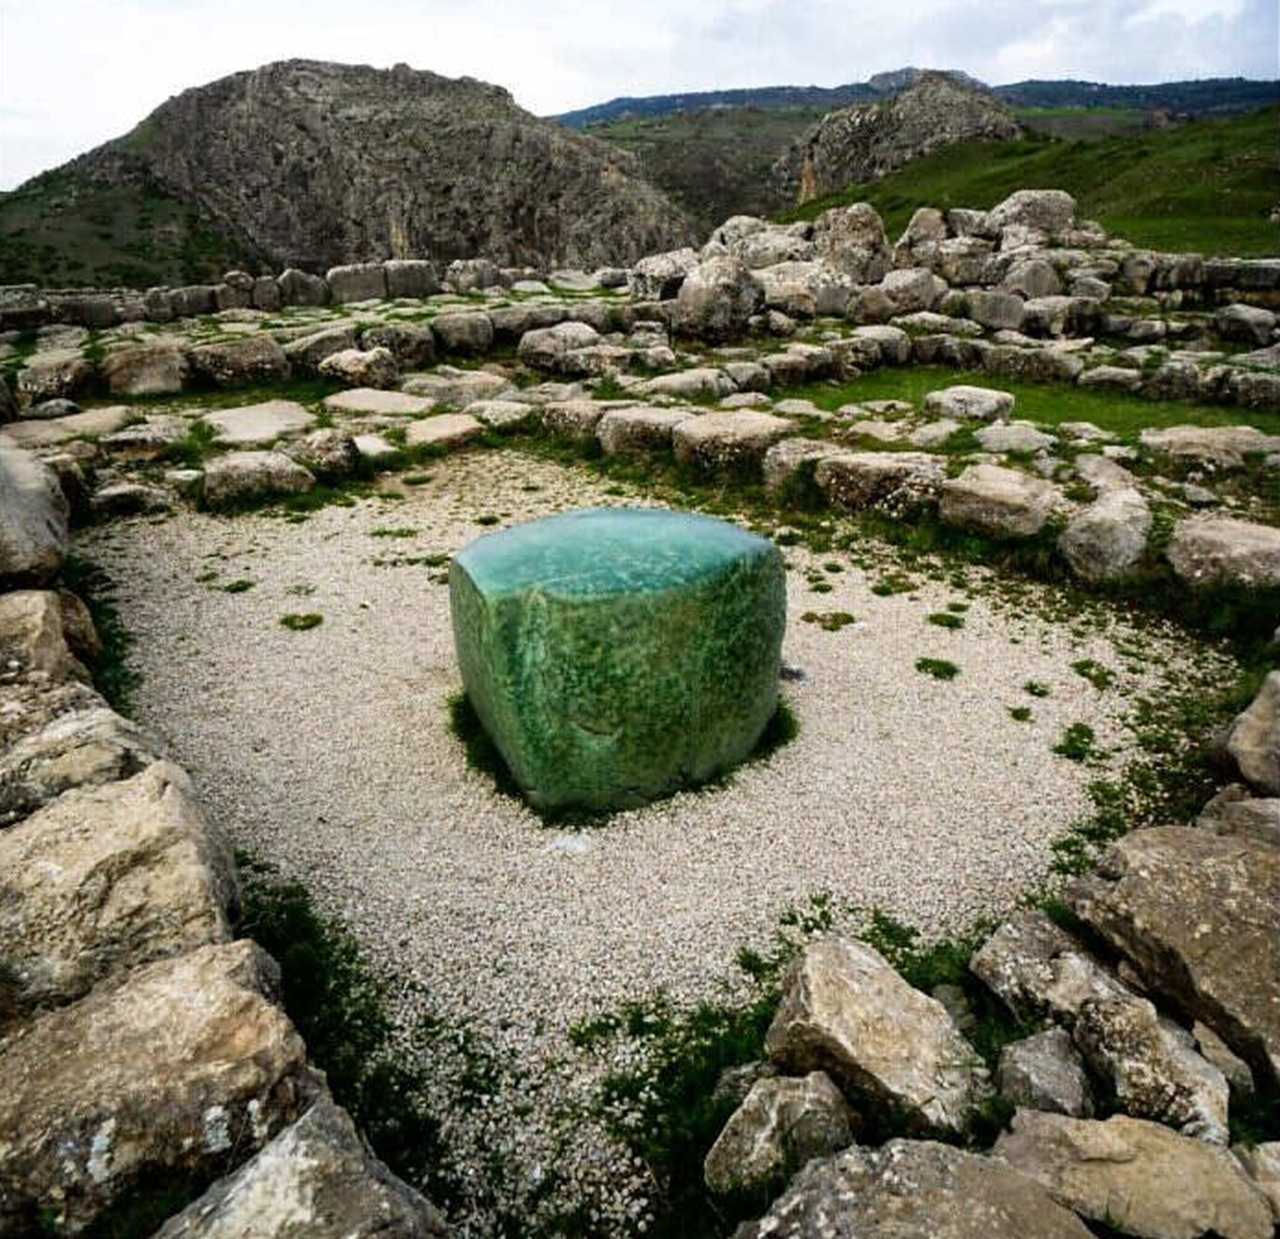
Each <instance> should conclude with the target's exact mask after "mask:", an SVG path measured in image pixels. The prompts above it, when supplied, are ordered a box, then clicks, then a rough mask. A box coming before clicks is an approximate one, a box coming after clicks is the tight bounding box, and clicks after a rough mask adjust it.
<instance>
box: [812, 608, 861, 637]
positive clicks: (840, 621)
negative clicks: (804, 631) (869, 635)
mask: <svg viewBox="0 0 1280 1239" xmlns="http://www.w3.org/2000/svg"><path fill="white" fill-rule="evenodd" d="M800 619H801V620H802V621H803V622H804V623H806V624H817V625H818V627H819V628H821V629H822V631H823V632H839V631H840V629H842V628H844V627H845V626H846V625H848V624H854V623H857V616H855V615H850V614H849V612H848V611H806V612H805V613H804V614H803V615H802V616H801V617H800Z"/></svg>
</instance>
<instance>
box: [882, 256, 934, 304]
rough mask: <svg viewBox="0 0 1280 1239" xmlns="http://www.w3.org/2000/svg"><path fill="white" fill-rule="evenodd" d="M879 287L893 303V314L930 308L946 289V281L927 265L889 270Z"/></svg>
mask: <svg viewBox="0 0 1280 1239" xmlns="http://www.w3.org/2000/svg"><path fill="white" fill-rule="evenodd" d="M880 288H881V290H882V291H883V292H884V295H885V296H886V297H888V298H889V301H890V302H891V303H892V304H893V312H894V313H895V314H912V313H915V312H917V311H921V310H932V309H933V307H934V306H935V305H937V304H938V302H939V301H940V300H941V299H942V295H943V293H945V292H946V291H947V285H946V281H945V280H942V279H939V278H938V276H936V275H934V274H933V272H932V271H930V270H929V269H928V268H927V267H906V268H903V269H901V270H898V271H890V272H889V274H888V275H886V276H885V277H884V279H883V280H881V281H880Z"/></svg>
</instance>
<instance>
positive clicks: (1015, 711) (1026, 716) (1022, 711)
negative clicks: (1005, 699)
mask: <svg viewBox="0 0 1280 1239" xmlns="http://www.w3.org/2000/svg"><path fill="white" fill-rule="evenodd" d="M1009 717H1010V718H1011V719H1015V720H1016V721H1017V722H1019V723H1029V722H1031V707H1030V706H1010V707H1009Z"/></svg>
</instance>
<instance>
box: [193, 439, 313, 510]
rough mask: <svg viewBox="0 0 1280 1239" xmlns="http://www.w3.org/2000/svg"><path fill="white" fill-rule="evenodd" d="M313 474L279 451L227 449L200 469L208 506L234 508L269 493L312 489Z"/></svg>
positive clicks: (296, 492) (295, 493) (275, 493)
mask: <svg viewBox="0 0 1280 1239" xmlns="http://www.w3.org/2000/svg"><path fill="white" fill-rule="evenodd" d="M315 484H316V479H315V476H314V475H313V474H312V473H311V472H310V471H309V470H307V469H304V468H303V467H302V465H300V464H298V462H297V461H295V460H291V459H290V458H289V457H288V456H286V455H285V454H284V453H283V452H228V453H227V454H226V455H225V456H215V457H214V458H213V459H212V460H211V461H209V463H208V465H207V466H206V467H205V471H204V501H205V503H206V505H208V506H209V507H211V508H227V507H234V506H235V505H236V504H238V503H248V502H251V501H254V500H258V499H265V498H269V497H270V496H272V495H297V494H302V493H303V492H304V491H308V490H312V489H314V487H315Z"/></svg>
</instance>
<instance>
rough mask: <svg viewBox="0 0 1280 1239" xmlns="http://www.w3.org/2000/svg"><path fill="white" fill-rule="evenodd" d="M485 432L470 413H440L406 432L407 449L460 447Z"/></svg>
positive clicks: (417, 423)
mask: <svg viewBox="0 0 1280 1239" xmlns="http://www.w3.org/2000/svg"><path fill="white" fill-rule="evenodd" d="M483 430H484V424H483V423H482V422H479V421H477V420H476V419H475V418H474V417H472V416H471V414H470V413H439V414H437V415H436V416H435V417H426V418H423V419H422V421H420V422H414V423H413V424H412V425H411V426H410V427H409V429H408V430H407V431H406V432H405V437H404V443H405V446H406V447H458V446H459V445H461V444H463V443H468V442H470V441H471V440H472V439H474V438H475V437H476V436H477V435H478V434H480V433H481V432H482V431H483Z"/></svg>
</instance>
